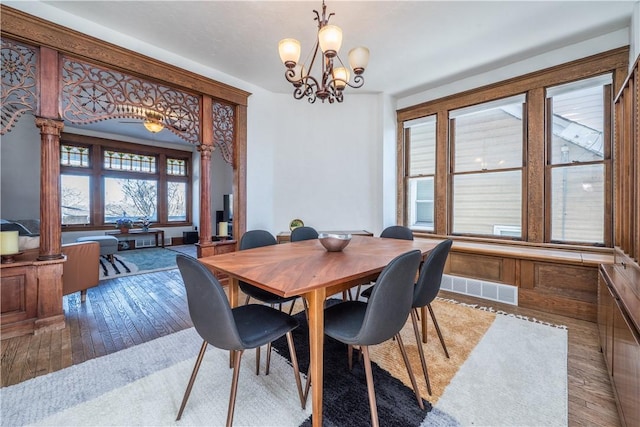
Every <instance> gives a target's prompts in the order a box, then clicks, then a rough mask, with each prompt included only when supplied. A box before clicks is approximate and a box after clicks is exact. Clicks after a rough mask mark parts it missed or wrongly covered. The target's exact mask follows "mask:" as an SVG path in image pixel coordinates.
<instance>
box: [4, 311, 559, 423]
mask: <svg viewBox="0 0 640 427" xmlns="http://www.w3.org/2000/svg"><path fill="white" fill-rule="evenodd" d="M434 310H435V311H436V315H437V316H438V320H439V323H440V326H441V329H442V330H443V333H444V335H445V340H446V342H447V345H448V349H449V352H450V353H451V356H452V357H451V359H446V358H445V357H444V355H443V354H442V353H443V352H442V349H441V348H439V345H440V344H439V342H438V340H437V337H435V333H434V334H433V336H432V334H431V332H432V331H430V333H429V344H427V345H426V347H425V349H426V350H427V352H428V362H429V369H430V371H429V372H430V374H431V378H433V379H432V385H434V390H433V391H434V394H433V395H432V396H428V395H427V394H424V395H423V397H424V398H425V400H426V404H425V406H426V410H425V411H422V410H420V409H419V407H418V405H417V402H416V400H415V396H413V392H412V390H411V389H410V387H407V386H406V385H405V384H404V382H403V381H402V380H401V379H399V378H396V376H394V375H392V373H391V372H395V370H397V369H395V368H397V366H394V367H391V368H390V367H389V366H388V363H389V360H392V359H391V356H389V355H390V354H391V353H392V351H391V349H395V352H396V353H399V350H398V349H397V344H396V343H393V342H391V343H385V344H384V345H386V344H389V345H390V346H389V349H387V350H388V353H389V355H385V351H387V350H385V349H382V350H380V351H378V353H377V354H378V355H377V356H375V357H374V355H373V354H372V359H373V360H374V362H375V363H374V366H373V369H374V371H373V376H374V381H375V389H376V397H377V402H378V411H379V416H380V424H381V425H391V426H420V425H424V426H427V425H429V426H431V425H436V426H449V425H451V426H457V425H465V426H466V425H469V426H470V425H476V426H477V425H486V426H489V425H490V426H513V425H522V426H525V425H530V426H534V425H535V426H541V425H549V426H551V425H566V424H567V370H566V349H567V331H566V330H565V329H562V328H557V327H553V326H549V325H544V324H540V323H536V322H532V321H529V320H523V319H520V318H517V317H514V316H507V315H503V314H498V313H491V312H486V311H481V310H478V309H477V308H472V307H466V306H464V305H461V304H453V303H450V302H446V301H436V302H434ZM444 313H447V315H445V314H444ZM298 317H299V320H300V322H301V323H302V325H301V327H300V328H298V329H296V331H295V332H296V335H295V337H294V340H295V344H296V349H297V353H298V357H299V359H300V364H301V369H302V370H303V371H304V372H306V369H307V366H308V357H306V356H305V355H306V354H307V353H306V350H305V349H306V348H307V345H308V343H307V340H306V332H305V327H306V325H305V324H304V315H302V314H299V315H298ZM449 317H451V318H452V319H467V320H464V321H463V322H462V324H464V323H465V322H467V321H468V319H473V318H474V317H475V318H477V319H480V320H478V323H483V321H482V319H481V318H489V319H490V320H489V322H488V323H489V325H488V326H487V328H486V329H485V330H486V332H484V333H482V334H480V335H481V336H480V338H479V339H478V340H477V344H475V343H470V344H469V345H468V347H470V349H469V350H468V354H469V356H468V357H466V358H465V360H462V361H459V360H458V359H457V356H456V357H454V355H455V354H457V352H458V351H460V348H461V347H460V345H462V346H463V347H464V345H463V343H464V342H465V338H464V335H465V333H466V331H465V327H452V325H451V324H450V323H449V320H448V319H447V320H445V318H449ZM408 326H409V327H410V324H409V325H408ZM480 328H483V327H482V326H481V327H480ZM466 329H469V328H466ZM471 329H475V328H471ZM410 332H411V331H410ZM403 333H404V332H403ZM411 333H412V332H411ZM460 334H462V336H461V335H460ZM404 341H405V345H409V344H410V342H411V341H413V342H414V343H415V338H413V340H410V339H409V338H406V339H405V340H404ZM457 343H462V344H457ZM200 344H201V339H200V337H199V336H198V335H197V333H196V332H195V331H194V329H193V328H191V329H187V330H184V331H181V332H178V333H175V334H171V335H168V336H165V337H162V338H158V339H156V340H153V341H150V342H148V343H144V344H141V345H138V346H136V347H132V348H129V349H126V350H122V351H120V352H117V353H114V354H111V355H108V356H104V357H100V358H97V359H92V360H89V361H87V362H85V363H82V364H79V365H74V366H72V367H70V368H67V369H64V370H61V371H58V372H54V373H51V374H48V375H45V376H41V377H37V378H34V379H32V380H29V381H26V382H23V383H20V384H17V385H14V386H11V387H7V388H3V389H1V390H0V393H1V397H2V406H1V408H2V425H7V426H9V425H10V426H17V425H41V426H68V425H78V426H80V425H87V426H88V425H114V426H115V425H117V426H120V425H158V426H163V425H207V426H209V425H223V424H224V421H225V419H226V411H227V403H228V393H229V386H230V382H231V373H232V371H231V370H230V369H229V359H228V353H227V352H226V351H220V350H217V349H215V348H213V347H211V346H209V348H208V350H207V353H206V356H205V359H204V361H203V364H202V366H201V370H200V374H199V375H198V379H197V380H196V382H195V385H194V388H193V391H192V394H191V398H190V400H189V403H188V405H187V408H186V410H185V413H184V415H183V418H182V420H181V421H179V422H176V421H175V416H176V413H177V410H178V408H179V405H180V402H181V399H182V395H183V393H184V388H185V387H186V383H187V381H188V378H189V375H190V372H191V369H192V368H193V363H194V360H195V356H196V354H197V352H198V349H199V346H200ZM431 345H433V346H434V347H433V348H431ZM275 347H276V348H277V351H276V352H274V354H273V357H272V360H271V363H272V365H271V372H270V374H269V375H268V376H266V375H264V354H263V358H262V360H263V370H262V373H261V375H259V376H256V375H255V352H254V351H247V352H245V355H244V356H243V364H242V368H241V374H240V383H239V386H238V395H237V404H236V405H237V406H236V415H235V418H234V424H235V425H238V426H250V425H256V426H258V425H262V426H300V425H310V424H311V419H310V413H311V403H310V402H311V401H310V400H309V403H308V405H307V408H306V409H304V410H303V409H301V408H300V404H299V400H298V397H297V392H296V389H295V384H294V382H293V377H292V375H293V373H292V370H291V367H290V364H289V362H288V351H287V350H286V344H284V345H283V343H282V342H281V341H279V342H277V343H276V345H275ZM438 350H439V351H438ZM408 351H409V349H408ZM465 351H466V350H465ZM263 352H264V351H263ZM346 354H347V352H346V347H345V346H344V345H342V344H339V343H337V342H335V341H334V340H332V339H330V338H328V337H327V338H326V341H325V380H324V386H325V390H324V411H323V414H324V423H323V424H324V425H327V426H344V425H349V426H354V425H355V426H359V425H363V426H364V425H369V424H370V418H369V407H368V403H367V397H366V396H367V394H366V382H365V379H364V371H363V369H362V366H361V364H360V363H355V364H354V368H353V370H352V371H348V369H347V361H346ZM376 358H377V360H376ZM440 358H442V359H444V360H443V361H440V360H437V359H440ZM385 359H386V360H385ZM438 364H441V365H442V366H444V365H443V364H452V365H454V366H453V368H452V369H450V370H451V371H452V372H453V374H452V378H451V379H450V380H449V381H448V383H447V384H445V385H443V386H441V385H439V386H437V387H436V386H435V384H433V383H434V382H435V383H437V382H438V381H440V380H436V377H438V374H437V372H438V371H437V366H438ZM400 366H401V363H400ZM412 366H413V368H414V370H415V373H416V376H418V377H419V376H421V371H420V365H419V362H417V361H416V360H413V361H412ZM447 375H448V374H447ZM445 376H446V375H445ZM445 381H446V380H445ZM34 396H38V398H37V399H35V398H34ZM429 402H432V403H433V404H430V403H429Z"/></svg>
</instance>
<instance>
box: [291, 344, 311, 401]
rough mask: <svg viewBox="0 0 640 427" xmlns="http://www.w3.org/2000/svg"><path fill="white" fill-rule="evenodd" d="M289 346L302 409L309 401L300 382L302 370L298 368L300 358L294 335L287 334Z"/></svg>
mask: <svg viewBox="0 0 640 427" xmlns="http://www.w3.org/2000/svg"><path fill="white" fill-rule="evenodd" d="M287 344H289V354H290V355H291V364H292V365H293V374H294V375H295V376H296V387H297V388H298V396H300V406H302V409H304V408H305V406H306V405H307V399H306V397H305V394H304V393H303V392H302V381H301V380H300V368H299V367H298V357H297V356H296V347H295V345H293V335H292V334H291V332H287Z"/></svg>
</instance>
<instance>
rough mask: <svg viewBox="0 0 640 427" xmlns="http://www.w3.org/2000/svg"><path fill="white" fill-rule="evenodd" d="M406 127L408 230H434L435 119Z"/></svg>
mask: <svg viewBox="0 0 640 427" xmlns="http://www.w3.org/2000/svg"><path fill="white" fill-rule="evenodd" d="M404 127H405V144H406V146H407V152H408V153H409V169H408V171H409V174H408V179H407V184H406V185H407V194H408V197H407V213H408V221H409V228H411V229H414V230H425V231H433V227H434V225H433V224H434V215H433V208H434V204H433V199H434V176H435V172H436V117H435V116H430V117H425V118H421V119H417V120H413V121H411V122H407V123H405V125H404Z"/></svg>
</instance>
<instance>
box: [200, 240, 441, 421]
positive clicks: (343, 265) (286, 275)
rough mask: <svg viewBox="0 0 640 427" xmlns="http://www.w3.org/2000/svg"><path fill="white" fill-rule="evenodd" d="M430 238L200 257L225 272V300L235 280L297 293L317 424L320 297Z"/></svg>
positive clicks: (234, 297)
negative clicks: (303, 308)
mask: <svg viewBox="0 0 640 427" xmlns="http://www.w3.org/2000/svg"><path fill="white" fill-rule="evenodd" d="M435 245H436V243H434V242H433V241H420V240H400V239H389V238H380V237H368V236H353V237H352V239H351V242H350V243H349V245H348V246H347V247H346V248H345V249H343V250H342V251H341V252H328V251H327V250H325V249H324V247H323V246H322V245H321V244H320V241H319V240H317V239H313V240H305V241H300V242H294V243H283V244H278V245H271V246H264V247H260V248H254V249H247V250H243V251H238V252H231V253H227V254H222V255H214V256H210V257H204V258H200V259H199V261H200V262H202V263H203V264H204V265H206V266H207V267H208V268H209V269H211V270H213V271H214V272H222V273H225V274H227V275H228V276H229V302H230V304H231V306H232V307H236V306H237V305H238V295H239V287H238V281H239V280H242V281H244V282H247V283H250V284H252V285H254V286H257V287H259V288H261V289H264V290H267V291H269V292H272V293H274V294H277V295H280V296H283V297H288V296H294V295H300V296H302V297H304V298H305V299H306V301H307V306H308V320H309V352H310V355H309V358H310V375H311V378H313V386H312V389H311V403H312V414H313V415H312V424H313V426H321V425H322V388H323V351H324V303H325V299H326V298H327V297H330V296H332V295H334V294H338V293H340V292H342V291H344V290H346V289H350V288H351V287H353V286H357V285H359V284H365V283H368V282H370V281H371V280H375V279H376V277H377V276H378V274H379V273H380V272H381V271H382V269H383V268H384V267H385V266H386V265H387V264H389V262H390V261H391V260H393V259H394V258H395V257H396V256H398V255H400V254H403V253H405V252H408V251H411V250H414V249H418V250H420V252H421V253H422V256H423V258H424V257H425V256H426V255H427V254H428V253H429V252H430V251H431V250H432V249H433V248H434V247H435Z"/></svg>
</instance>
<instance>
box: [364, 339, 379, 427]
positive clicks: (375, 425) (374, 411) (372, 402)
mask: <svg viewBox="0 0 640 427" xmlns="http://www.w3.org/2000/svg"><path fill="white" fill-rule="evenodd" d="M360 351H361V352H362V354H363V355H364V372H365V375H366V377H367V392H368V394H369V410H370V411H371V426H372V427H379V426H380V423H379V421H378V405H376V391H375V389H374V388H373V372H372V371H371V359H369V347H367V346H366V345H363V346H362V347H360Z"/></svg>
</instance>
